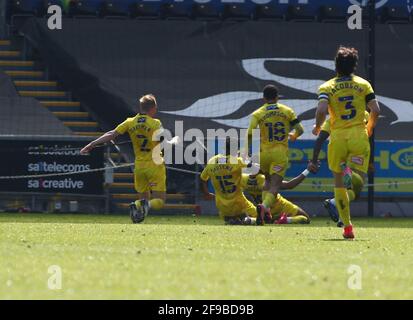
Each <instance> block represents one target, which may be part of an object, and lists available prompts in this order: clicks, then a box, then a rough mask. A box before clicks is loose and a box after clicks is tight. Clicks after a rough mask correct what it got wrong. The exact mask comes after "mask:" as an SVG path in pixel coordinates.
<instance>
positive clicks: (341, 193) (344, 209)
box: [334, 188, 351, 226]
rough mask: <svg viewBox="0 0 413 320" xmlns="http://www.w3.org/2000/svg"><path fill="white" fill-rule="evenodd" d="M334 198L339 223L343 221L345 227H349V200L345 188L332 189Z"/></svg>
mask: <svg viewBox="0 0 413 320" xmlns="http://www.w3.org/2000/svg"><path fill="white" fill-rule="evenodd" d="M334 197H335V199H336V207H337V210H338V213H339V215H340V219H341V221H343V223H344V225H345V226H349V225H351V221H350V200H349V197H348V194H347V190H346V189H345V188H334Z"/></svg>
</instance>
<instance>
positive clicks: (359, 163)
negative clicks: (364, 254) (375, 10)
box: [313, 47, 380, 239]
mask: <svg viewBox="0 0 413 320" xmlns="http://www.w3.org/2000/svg"><path fill="white" fill-rule="evenodd" d="M357 62H358V52H357V50H356V49H354V48H346V47H339V49H338V51H337V54H336V57H335V64H336V72H337V76H336V77H335V78H333V79H331V80H329V81H327V82H325V83H324V84H322V85H321V86H320V88H319V96H318V100H319V102H318V107H317V111H316V124H315V126H314V129H313V134H315V135H318V134H319V133H320V131H321V126H322V124H323V123H324V121H325V119H326V115H327V113H329V114H330V127H331V129H330V130H331V135H330V142H329V144H328V154H327V158H328V166H329V168H330V170H331V171H332V172H333V175H334V181H335V182H334V183H335V188H334V198H335V204H336V206H337V209H338V213H339V216H340V219H341V221H342V222H343V224H344V232H343V237H344V238H345V239H353V238H354V231H353V226H352V223H351V218H350V199H349V193H348V192H347V189H346V186H345V184H344V179H343V174H344V175H347V176H348V175H350V173H349V172H348V170H347V168H348V166H349V165H351V167H352V168H353V170H354V171H355V172H356V173H358V174H359V175H360V176H363V177H364V176H365V174H366V173H367V169H368V165H369V158H370V144H369V136H371V135H372V133H373V130H374V128H375V126H376V123H377V119H378V117H379V113H380V107H379V104H378V102H377V100H376V97H375V94H374V91H373V88H372V87H371V85H370V83H369V82H368V81H367V80H364V79H363V78H361V77H358V76H356V75H354V71H355V70H356V67H357ZM366 107H367V108H368V109H369V110H370V115H369V119H368V122H367V125H366V124H365V120H364V112H365V111H366ZM343 169H345V171H344V172H343Z"/></svg>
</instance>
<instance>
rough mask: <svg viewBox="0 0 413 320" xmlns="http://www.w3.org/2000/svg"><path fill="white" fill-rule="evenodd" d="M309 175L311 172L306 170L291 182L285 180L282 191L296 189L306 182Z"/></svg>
mask: <svg viewBox="0 0 413 320" xmlns="http://www.w3.org/2000/svg"><path fill="white" fill-rule="evenodd" d="M309 173H310V171H309V170H308V169H305V170H304V171H303V172H301V174H300V175H298V176H296V177H295V178H292V179H291V180H283V182H282V183H281V190H291V189H294V188H295V187H296V186H298V185H299V184H300V183H301V182H303V181H304V180H305V178H306V177H307V176H308V174H309Z"/></svg>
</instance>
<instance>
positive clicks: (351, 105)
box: [318, 75, 376, 133]
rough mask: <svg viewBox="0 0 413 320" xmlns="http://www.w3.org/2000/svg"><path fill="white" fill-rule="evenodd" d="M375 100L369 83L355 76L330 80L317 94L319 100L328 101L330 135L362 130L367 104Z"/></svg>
mask: <svg viewBox="0 0 413 320" xmlns="http://www.w3.org/2000/svg"><path fill="white" fill-rule="evenodd" d="M375 98H376V97H375V94H374V91H373V88H372V87H371V85H370V83H369V82H368V81H367V80H365V79H363V78H361V77H358V76H355V75H352V76H348V77H335V78H333V79H330V80H328V81H327V82H325V83H324V84H322V85H321V86H320V88H319V92H318V99H319V100H326V101H328V112H329V114H330V125H331V132H332V133H334V132H335V131H336V132H337V131H341V130H340V129H346V128H350V127H356V126H360V127H361V128H363V129H364V128H365V111H366V107H367V103H368V102H370V101H371V100H373V99H375Z"/></svg>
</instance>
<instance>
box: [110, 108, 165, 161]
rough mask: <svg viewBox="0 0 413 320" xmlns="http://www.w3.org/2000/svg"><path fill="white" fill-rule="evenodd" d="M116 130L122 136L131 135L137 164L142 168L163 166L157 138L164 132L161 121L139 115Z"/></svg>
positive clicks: (129, 119) (128, 119)
mask: <svg viewBox="0 0 413 320" xmlns="http://www.w3.org/2000/svg"><path fill="white" fill-rule="evenodd" d="M115 130H116V132H118V133H120V134H124V133H126V132H127V133H128V134H129V136H130V139H131V142H132V145H133V151H134V152H135V162H137V163H139V165H140V166H141V167H142V166H153V165H159V164H163V158H162V155H161V150H157V148H156V147H157V146H158V144H159V141H157V139H156V136H158V135H159V134H160V133H162V130H163V129H162V124H161V121H160V120H158V119H155V118H152V117H150V116H148V115H146V114H139V113H138V114H137V115H136V116H135V117H132V118H127V119H126V120H125V121H124V122H122V123H121V124H120V125H118V126H117V127H116V129H115Z"/></svg>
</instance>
